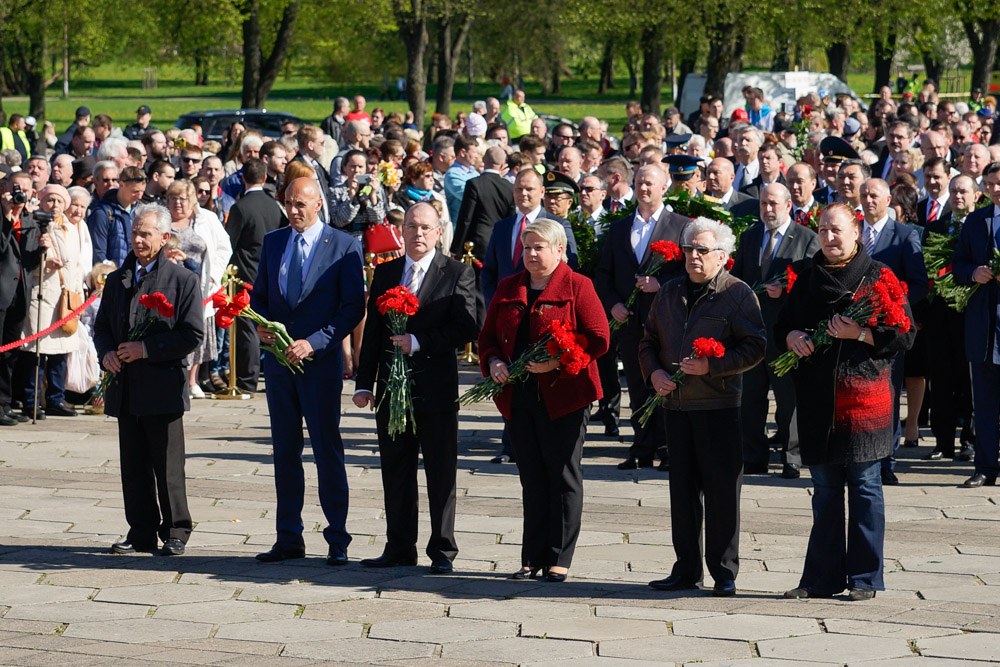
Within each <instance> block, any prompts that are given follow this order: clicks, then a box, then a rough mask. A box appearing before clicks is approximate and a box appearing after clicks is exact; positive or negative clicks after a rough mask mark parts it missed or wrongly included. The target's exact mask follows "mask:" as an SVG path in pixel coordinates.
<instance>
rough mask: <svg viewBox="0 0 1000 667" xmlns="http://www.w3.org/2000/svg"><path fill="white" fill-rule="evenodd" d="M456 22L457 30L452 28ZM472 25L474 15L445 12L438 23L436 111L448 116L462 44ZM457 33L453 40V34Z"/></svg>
mask: <svg viewBox="0 0 1000 667" xmlns="http://www.w3.org/2000/svg"><path fill="white" fill-rule="evenodd" d="M452 24H455V30H454V31H453V30H452ZM471 27H472V17H471V16H468V15H465V16H457V17H453V16H452V15H451V14H445V15H444V17H442V18H441V20H440V22H439V24H438V36H437V37H438V38H437V79H438V89H437V105H436V108H435V111H436V112H437V113H441V114H444V115H446V116H450V115H451V96H452V92H453V90H454V87H455V74H456V70H457V69H458V60H459V57H460V56H461V54H462V46H463V45H464V44H465V39H466V37H468V35H469V29H470V28H471ZM453 32H454V33H456V34H455V38H454V40H452V34H453Z"/></svg>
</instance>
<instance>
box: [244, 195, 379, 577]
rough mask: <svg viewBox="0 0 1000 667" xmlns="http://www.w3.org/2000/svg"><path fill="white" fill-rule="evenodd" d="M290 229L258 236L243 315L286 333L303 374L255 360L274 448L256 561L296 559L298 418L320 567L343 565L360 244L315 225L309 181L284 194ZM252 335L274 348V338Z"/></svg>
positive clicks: (301, 549) (301, 551)
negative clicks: (347, 349)
mask: <svg viewBox="0 0 1000 667" xmlns="http://www.w3.org/2000/svg"><path fill="white" fill-rule="evenodd" d="M285 206H286V208H287V210H288V222H289V225H290V227H284V228H282V229H278V230H275V231H273V232H271V233H269V234H267V235H266V236H265V237H264V244H263V246H262V248H261V256H260V268H259V270H258V272H257V280H256V281H255V282H254V289H253V294H252V296H251V304H250V305H251V307H252V308H253V309H254V310H255V311H257V312H258V313H259V314H260V315H261V316H262V317H264V318H267V319H269V320H272V321H276V322H281V323H282V324H284V325H285V326H286V327H287V328H288V333H289V334H290V335H291V337H292V341H293V342H292V344H291V345H289V346H288V348H287V349H286V350H285V352H286V354H287V355H288V359H289V361H291V362H293V363H295V362H302V364H303V366H304V368H305V372H303V373H292V372H291V371H290V370H288V369H287V368H285V367H284V366H282V365H281V364H280V363H278V361H277V360H276V359H275V358H274V357H273V356H272V355H267V356H266V358H265V360H264V378H265V381H266V383H267V408H268V411H269V412H270V414H271V437H272V440H273V443H274V486H275V491H276V495H277V505H278V507H277V515H276V521H275V523H276V528H277V533H278V538H277V541H276V542H275V544H274V546H273V547H271V550H270V551H266V552H264V553H261V554H257V560H260V561H263V562H266V563H272V562H276V561H282V560H287V559H289V558H303V557H304V556H305V543H304V541H303V539H302V504H303V494H304V492H305V478H304V475H303V472H302V446H303V437H302V435H303V434H302V418H303V417H305V420H306V426H307V427H308V428H309V441H310V444H311V445H312V451H313V457H314V459H315V461H316V468H317V472H318V476H319V501H320V505H321V506H322V507H323V514H324V515H325V516H326V520H327V523H328V525H327V527H326V528H325V529H324V530H323V537H325V538H326V541H327V543H328V544H329V545H330V547H329V552H328V555H327V559H326V562H327V564H328V565H344V564H346V563H347V545H348V544H349V543H350V541H351V536H350V534H348V532H347V528H346V522H347V504H348V496H347V474H346V472H345V470H344V443H343V442H342V441H341V439H340V392H341V389H342V388H343V375H342V372H343V361H342V359H341V354H340V349H341V345H340V344H341V341H342V340H343V338H344V336H346V335H348V334H349V333H350V332H351V330H352V329H354V327H356V326H357V325H358V323H359V322H360V321H361V318H362V315H363V314H364V308H365V303H364V280H363V277H362V262H361V245H360V244H359V243H358V241H357V240H355V239H353V238H352V237H351V236H349V235H348V234H345V233H343V232H341V231H338V230H335V229H333V228H332V227H329V226H327V225H325V224H322V223H321V222H319V212H320V210H321V209H322V207H323V199H322V196H321V194H320V191H319V188H318V187H317V186H316V182H315V181H314V180H312V179H309V178H299V179H296V180H295V181H293V182H292V183H291V184H290V185H289V186H288V189H287V191H286V193H285ZM257 335H258V336H260V339H261V340H262V341H263V342H264V343H267V344H274V342H275V341H274V335H273V334H271V333H270V332H269V331H267V329H265V328H263V327H258V329H257Z"/></svg>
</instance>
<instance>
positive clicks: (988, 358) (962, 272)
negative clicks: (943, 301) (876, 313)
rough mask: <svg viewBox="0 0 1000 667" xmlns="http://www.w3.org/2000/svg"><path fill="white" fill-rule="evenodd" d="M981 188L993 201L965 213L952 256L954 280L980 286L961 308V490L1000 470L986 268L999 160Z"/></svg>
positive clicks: (995, 345)
mask: <svg viewBox="0 0 1000 667" xmlns="http://www.w3.org/2000/svg"><path fill="white" fill-rule="evenodd" d="M982 188H983V190H984V191H985V192H986V196H988V197H989V198H990V201H991V202H992V203H993V205H992V206H986V207H984V208H979V209H976V210H975V211H973V212H972V213H970V214H969V217H967V218H966V219H965V224H964V225H962V231H961V232H960V233H959V235H958V245H957V246H956V248H955V254H954V255H953V256H952V265H951V266H952V271H953V272H954V274H955V282H957V283H958V284H960V285H970V286H971V285H976V284H978V285H980V287H979V289H977V290H976V293H975V294H973V295H972V298H970V299H969V305H968V306H967V307H966V309H965V352H966V354H967V355H968V357H969V362H970V363H971V365H972V411H973V414H974V415H975V420H976V472H975V474H974V475H972V477H970V478H969V479H967V480H966V481H965V486H966V487H969V488H976V487H979V486H994V485H995V484H996V480H997V473H998V472H1000V462H998V450H1000V428H998V424H1000V335H998V328H997V323H998V322H1000V318H998V317H997V315H998V312H997V311H998V298H997V294H998V292H1000V288H998V287H997V281H998V280H1000V276H997V275H995V274H994V273H993V271H992V269H990V266H989V265H990V262H991V261H992V260H993V252H994V249H995V248H998V247H1000V204H998V202H1000V162H991V163H990V164H988V165H987V166H986V169H985V170H983V184H982Z"/></svg>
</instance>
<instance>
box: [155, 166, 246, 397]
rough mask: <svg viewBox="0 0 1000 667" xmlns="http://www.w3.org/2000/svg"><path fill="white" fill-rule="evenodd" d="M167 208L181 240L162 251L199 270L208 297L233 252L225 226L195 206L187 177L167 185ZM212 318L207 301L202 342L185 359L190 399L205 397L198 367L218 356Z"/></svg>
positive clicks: (211, 308) (173, 258)
mask: <svg viewBox="0 0 1000 667" xmlns="http://www.w3.org/2000/svg"><path fill="white" fill-rule="evenodd" d="M167 210H169V211H170V219H171V225H170V226H171V230H172V233H173V234H174V235H175V236H176V237H177V238H178V240H179V241H180V247H179V248H178V249H174V250H170V249H164V253H166V257H167V259H169V260H171V261H173V262H177V263H178V264H185V265H187V266H188V267H189V268H192V269H194V268H197V269H198V274H199V277H200V279H201V296H202V299H207V298H208V297H209V296H211V295H212V294H213V293H214V292H217V291H218V290H219V287H221V286H222V279H223V275H224V274H225V271H226V266H227V265H228V264H229V258H230V257H231V256H232V254H233V247H232V244H231V243H230V241H229V235H228V234H227V233H226V228H225V227H223V226H222V223H221V222H219V219H218V218H217V217H216V216H215V214H214V213H212V212H211V211H206V210H205V209H203V208H201V207H199V206H198V197H197V192H196V190H195V187H194V185H193V184H192V183H191V181H188V180H177V181H174V182H173V184H172V185H171V186H170V187H169V188H167ZM192 263H193V264H195V265H197V267H195V266H192ZM214 318H215V309H214V308H213V307H212V304H211V302H209V303H208V304H207V305H206V306H205V339H204V343H203V344H202V346H201V347H200V348H198V349H197V350H195V351H194V352H193V353H192V354H191V356H190V357H189V358H188V363H189V364H190V369H189V371H188V391H189V393H190V395H191V398H205V392H204V391H202V389H201V387H200V386H199V385H198V367H199V366H200V365H201V364H202V363H203V362H208V361H210V360H212V359H214V358H215V357H216V356H217V355H218V350H217V347H216V337H215V335H214V332H215V319H214Z"/></svg>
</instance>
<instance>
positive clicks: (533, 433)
mask: <svg viewBox="0 0 1000 667" xmlns="http://www.w3.org/2000/svg"><path fill="white" fill-rule="evenodd" d="M512 410H513V416H512V417H511V419H510V421H509V422H507V428H508V430H509V431H510V441H511V444H512V445H513V447H514V454H515V456H516V457H517V472H518V476H519V477H520V479H521V502H522V505H523V511H524V534H523V536H522V538H521V565H522V566H523V567H532V568H544V567H551V566H555V567H567V568H568V567H569V566H570V564H572V562H573V553H574V551H576V541H577V539H578V538H579V537H580V520H581V517H582V515H583V469H582V468H581V465H580V460H581V458H582V456H583V441H584V438H585V437H586V435H587V427H586V421H585V417H586V412H587V410H586V409H580V410H576V411H574V412H571V413H570V414H568V415H564V416H562V417H559V418H558V419H549V415H548V413H547V412H546V410H545V405H544V403H543V402H542V399H541V397H539V395H538V385H537V383H536V382H535V380H534V379H533V378H531V379H529V380H528V382H526V383H525V384H524V385H518V386H516V387H514V397H513V407H512Z"/></svg>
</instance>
